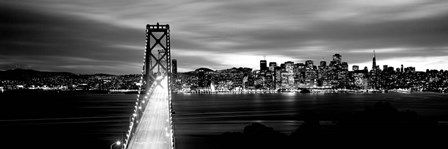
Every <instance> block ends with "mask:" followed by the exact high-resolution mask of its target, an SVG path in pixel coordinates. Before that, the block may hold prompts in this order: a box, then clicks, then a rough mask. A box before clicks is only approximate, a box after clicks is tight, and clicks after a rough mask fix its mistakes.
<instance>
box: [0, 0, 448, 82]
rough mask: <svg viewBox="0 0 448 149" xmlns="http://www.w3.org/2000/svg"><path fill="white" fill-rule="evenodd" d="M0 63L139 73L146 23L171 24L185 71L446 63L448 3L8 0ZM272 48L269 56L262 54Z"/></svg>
mask: <svg viewBox="0 0 448 149" xmlns="http://www.w3.org/2000/svg"><path fill="white" fill-rule="evenodd" d="M0 4H1V5H0V7H1V8H2V9H1V10H0V11H2V13H1V18H2V20H5V21H2V24H1V26H0V30H1V32H2V36H1V38H2V39H1V41H2V42H0V69H6V68H8V67H10V66H14V65H20V66H22V67H25V68H30V69H35V70H48V71H66V72H74V73H85V74H92V73H111V74H138V73H139V72H140V70H141V69H140V68H141V66H142V61H143V58H142V57H143V52H144V27H145V25H146V24H155V23H157V22H160V23H161V24H170V25H171V29H172V31H173V33H174V34H173V35H172V47H173V48H172V56H173V59H177V60H178V72H185V71H192V70H194V69H196V68H199V67H209V68H212V69H226V68H230V67H250V68H258V66H259V60H261V59H266V60H267V62H268V63H269V62H277V64H280V63H283V62H286V61H293V62H295V63H297V62H305V61H306V60H313V61H314V62H315V64H317V62H319V61H320V59H322V58H325V61H327V62H328V61H330V60H331V55H333V54H334V53H339V54H341V55H342V56H343V57H342V59H343V61H345V62H348V64H349V69H351V68H352V65H358V66H359V67H360V69H363V68H364V66H367V67H369V69H370V66H371V65H372V54H371V53H372V51H373V50H375V51H376V58H377V59H376V61H377V65H380V67H381V66H382V65H388V66H393V67H395V68H398V67H400V66H401V64H403V65H404V66H405V67H408V66H412V67H415V68H416V70H417V71H425V70H426V69H437V70H440V69H444V70H447V69H448V65H447V64H448V56H447V52H448V48H447V47H448V44H447V43H446V42H445V41H444V39H446V38H447V36H448V33H447V30H446V29H445V28H446V27H447V26H448V21H447V20H446V19H445V18H446V16H448V10H446V9H445V8H446V6H448V2H443V1H437V0H433V1H423V0H393V1H337V2H334V1H287V0H285V1H275V2H271V1H251V0H247V1H208V2H199V1H194V0H190V1H175V2H173V1H170V2H167V1H150V2H143V1H139V0H135V1H132V2H128V1H126V2H117V1H112V2H110V1H109V2H105V1H102V0H96V1H76V2H71V1H66V2H60V1H58V2H55V1H44V0H38V1H28V0H25V1H20V2H19V1H3V2H0ZM264 57H265V58H264Z"/></svg>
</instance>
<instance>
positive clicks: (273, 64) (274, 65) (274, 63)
mask: <svg viewBox="0 0 448 149" xmlns="http://www.w3.org/2000/svg"><path fill="white" fill-rule="evenodd" d="M276 66H277V63H276V62H269V71H272V72H273V71H274V69H275V67H276Z"/></svg>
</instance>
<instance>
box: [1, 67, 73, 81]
mask: <svg viewBox="0 0 448 149" xmlns="http://www.w3.org/2000/svg"><path fill="white" fill-rule="evenodd" d="M51 76H68V77H74V76H77V75H76V74H73V73H70V72H46V71H37V70H32V69H12V70H6V71H0V78H2V79H5V80H8V79H10V80H24V79H27V78H34V77H51Z"/></svg>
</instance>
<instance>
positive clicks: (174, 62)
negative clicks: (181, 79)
mask: <svg viewBox="0 0 448 149" xmlns="http://www.w3.org/2000/svg"><path fill="white" fill-rule="evenodd" d="M171 64H172V67H171V75H172V77H173V78H174V79H176V78H177V60H176V59H172V60H171Z"/></svg>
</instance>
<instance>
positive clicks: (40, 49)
mask: <svg viewBox="0 0 448 149" xmlns="http://www.w3.org/2000/svg"><path fill="white" fill-rule="evenodd" d="M0 11H1V13H0V15H1V16H0V17H1V18H2V20H4V21H2V22H3V23H2V24H1V26H0V27H1V28H0V29H1V34H2V36H1V37H0V38H1V39H0V40H1V41H0V45H1V50H0V55H2V56H4V57H6V56H9V57H15V59H13V60H9V61H5V60H6V59H2V61H3V63H7V62H13V61H15V62H18V63H24V64H28V63H30V65H33V66H34V67H36V69H54V66H64V65H67V66H68V65H70V66H73V67H72V69H73V70H76V72H80V73H95V72H96V71H99V69H97V68H101V67H108V68H109V67H111V66H114V65H115V66H119V65H127V64H129V63H138V62H140V61H141V60H140V59H138V58H140V57H141V56H140V55H142V54H143V52H144V49H143V48H142V50H141V51H135V50H129V49H117V48H111V46H112V45H120V44H128V45H129V44H137V45H144V37H145V34H144V31H139V30H136V29H125V28H118V27H115V26H111V25H108V24H105V23H98V22H92V21H91V20H86V19H80V18H74V17H71V16H68V15H58V14H46V13H41V12H38V11H33V10H26V9H25V8H11V7H7V8H2V9H1V10H0ZM11 14H14V15H11ZM123 37H125V38H123ZM142 47H143V46H142ZM64 57H66V58H64ZM31 60H34V61H31ZM73 63H77V64H76V65H74V64H73ZM76 66H80V69H76ZM87 66H88V67H87ZM82 67H83V68H86V69H81V68H82ZM67 68H68V67H67ZM64 70H70V69H64ZM100 71H102V72H108V73H125V72H120V71H116V70H107V69H103V70H100ZM137 71H138V70H137ZM133 72H135V71H133Z"/></svg>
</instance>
